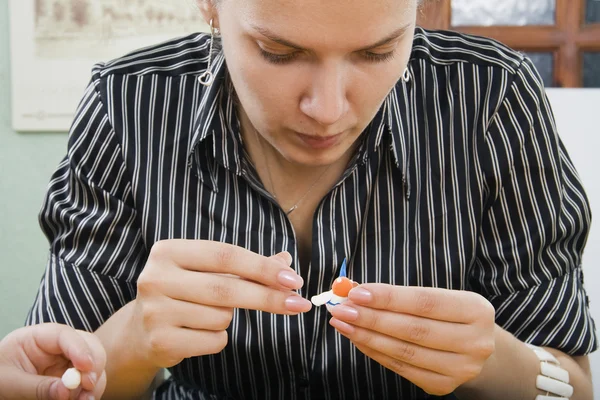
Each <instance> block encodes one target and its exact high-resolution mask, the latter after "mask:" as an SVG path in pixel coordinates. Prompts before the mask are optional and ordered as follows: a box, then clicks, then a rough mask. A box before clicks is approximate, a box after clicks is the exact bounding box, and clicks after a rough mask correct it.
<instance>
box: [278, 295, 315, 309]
mask: <svg viewBox="0 0 600 400" xmlns="http://www.w3.org/2000/svg"><path fill="white" fill-rule="evenodd" d="M311 307H312V304H311V302H310V301H308V300H306V299H305V298H303V297H300V296H295V295H292V296H290V297H288V298H287V299H285V308H286V309H287V310H288V311H291V312H306V311H308V310H310V308H311Z"/></svg>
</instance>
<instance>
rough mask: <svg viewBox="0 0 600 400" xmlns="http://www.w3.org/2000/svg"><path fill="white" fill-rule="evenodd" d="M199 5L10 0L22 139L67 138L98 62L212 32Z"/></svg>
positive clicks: (147, 0) (16, 122) (172, 0)
mask: <svg viewBox="0 0 600 400" xmlns="http://www.w3.org/2000/svg"><path fill="white" fill-rule="evenodd" d="M195 1H196V0H169V1H165V0H135V1H133V0H9V15H10V34H11V58H12V60H11V63H12V64H11V65H12V72H11V76H12V121H13V128H14V129H15V130H16V131H67V130H68V129H69V127H70V125H71V122H72V119H73V116H74V114H75V109H76V107H77V104H78V102H79V100H80V99H81V97H82V95H83V91H84V89H85V86H86V85H87V83H88V82H89V80H90V77H91V73H90V72H91V68H92V66H93V65H94V64H95V63H97V62H105V61H109V60H111V59H113V58H116V57H119V56H122V55H124V54H126V53H127V52H129V51H132V50H135V49H139V48H141V47H144V46H148V45H152V44H155V43H159V42H162V41H164V40H168V39H171V38H174V37H177V36H182V35H187V34H190V33H192V32H199V31H206V30H207V29H208V28H207V26H206V24H205V23H204V22H203V21H202V18H201V15H200V11H199V10H198V8H197V7H196V3H195Z"/></svg>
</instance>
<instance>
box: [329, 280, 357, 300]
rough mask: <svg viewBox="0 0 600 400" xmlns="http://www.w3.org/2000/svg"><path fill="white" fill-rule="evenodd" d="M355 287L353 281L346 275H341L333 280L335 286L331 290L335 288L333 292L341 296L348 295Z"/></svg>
mask: <svg viewBox="0 0 600 400" xmlns="http://www.w3.org/2000/svg"><path fill="white" fill-rule="evenodd" d="M353 287H354V285H353V283H352V281H351V280H350V279H348V278H345V277H339V278H337V279H336V280H335V281H333V286H332V287H331V290H333V294H335V295H336V296H340V297H348V293H349V292H350V290H351V289H352V288H353Z"/></svg>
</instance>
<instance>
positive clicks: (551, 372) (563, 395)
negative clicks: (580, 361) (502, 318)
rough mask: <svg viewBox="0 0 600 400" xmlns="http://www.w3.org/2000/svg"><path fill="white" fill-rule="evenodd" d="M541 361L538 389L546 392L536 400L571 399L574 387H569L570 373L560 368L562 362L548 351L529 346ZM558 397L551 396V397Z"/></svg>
mask: <svg viewBox="0 0 600 400" xmlns="http://www.w3.org/2000/svg"><path fill="white" fill-rule="evenodd" d="M527 347H529V348H530V349H531V350H533V352H534V353H535V355H536V356H537V358H538V359H539V360H540V374H539V375H538V376H537V379H536V382H535V383H536V387H537V388H538V389H539V390H541V391H543V392H546V395H545V396H543V395H538V396H537V397H536V398H535V400H552V399H569V397H571V396H572V395H573V386H571V385H569V371H567V370H565V369H564V368H561V367H560V362H558V360H557V359H556V357H554V356H553V355H552V354H550V353H549V352H548V351H546V350H544V349H542V348H541V347H537V346H534V345H531V344H527ZM551 394H552V395H556V396H558V397H555V396H550V395H551Z"/></svg>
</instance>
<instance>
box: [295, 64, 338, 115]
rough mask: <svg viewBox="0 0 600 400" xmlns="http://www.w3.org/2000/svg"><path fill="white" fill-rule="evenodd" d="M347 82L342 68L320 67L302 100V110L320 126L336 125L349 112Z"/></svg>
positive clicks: (333, 65)
mask: <svg viewBox="0 0 600 400" xmlns="http://www.w3.org/2000/svg"><path fill="white" fill-rule="evenodd" d="M345 80H346V78H345V77H344V72H343V70H342V68H341V67H340V66H338V65H336V64H333V63H332V65H325V66H320V68H319V70H318V71H317V72H316V73H314V74H313V76H312V79H311V82H310V85H309V89H308V90H307V93H305V95H304V96H303V97H302V99H301V100H300V110H301V111H302V112H303V113H304V114H306V115H307V116H309V117H310V118H312V119H313V120H315V121H316V122H317V123H319V124H320V125H324V126H328V125H333V124H335V123H336V122H337V121H338V120H339V119H340V118H341V117H342V116H343V115H344V114H345V113H346V112H347V111H348V99H347V98H346V91H347V87H346V86H347V85H346V82H345Z"/></svg>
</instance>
